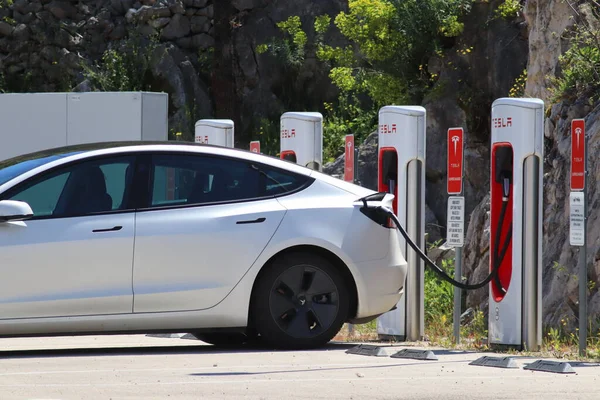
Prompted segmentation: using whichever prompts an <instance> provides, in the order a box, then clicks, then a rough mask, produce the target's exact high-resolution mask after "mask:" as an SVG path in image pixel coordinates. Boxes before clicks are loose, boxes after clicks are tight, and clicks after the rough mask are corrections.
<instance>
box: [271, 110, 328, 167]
mask: <svg viewBox="0 0 600 400" xmlns="http://www.w3.org/2000/svg"><path fill="white" fill-rule="evenodd" d="M280 135H281V141H280V158H281V159H283V160H288V161H291V162H294V163H297V164H300V165H303V166H305V167H308V168H311V169H314V170H317V171H321V169H322V167H323V115H321V113H318V112H286V113H284V114H282V115H281V120H280Z"/></svg>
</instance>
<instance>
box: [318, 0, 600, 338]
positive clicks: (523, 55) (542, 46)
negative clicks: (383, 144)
mask: <svg viewBox="0 0 600 400" xmlns="http://www.w3.org/2000/svg"><path fill="white" fill-rule="evenodd" d="M496 5H497V4H494V2H489V3H487V2H481V3H479V4H477V5H476V6H475V7H474V9H473V12H472V13H471V14H470V16H469V18H467V20H466V21H465V31H466V34H465V35H463V36H462V39H460V40H459V41H458V42H457V43H456V44H455V45H454V46H453V47H452V49H450V50H449V51H447V52H446V54H445V57H448V58H449V60H450V62H447V61H448V59H445V60H443V61H444V62H442V60H438V59H436V58H434V59H432V60H430V68H431V69H432V70H433V71H434V72H436V73H438V74H439V75H440V79H439V81H438V83H437V84H436V88H437V89H438V90H434V91H433V93H434V95H431V96H429V97H428V98H427V99H426V100H425V101H424V103H423V105H424V106H425V107H426V109H427V112H428V125H427V134H428V140H427V230H428V232H429V234H430V241H434V240H435V239H436V238H437V237H438V235H439V234H440V230H439V229H438V228H436V227H437V226H440V225H442V226H443V225H444V224H445V220H446V216H445V204H446V199H447V195H446V193H445V179H446V170H445V165H444V163H445V159H446V156H445V138H444V134H445V131H446V129H447V128H448V127H451V126H463V127H465V135H466V139H465V140H466V142H465V145H466V149H465V171H466V172H465V175H466V176H465V178H466V186H465V197H466V201H467V211H468V212H469V213H470V220H469V223H468V229H467V233H466V240H465V243H466V246H465V249H464V253H463V255H464V265H463V268H464V269H463V271H464V274H465V275H466V276H467V277H468V280H469V282H480V281H481V280H483V279H484V278H485V277H486V276H487V274H488V273H489V236H490V231H489V226H490V221H489V161H488V160H489V157H490V154H489V140H490V120H489V118H490V111H491V103H492V102H493V100H494V99H496V98H498V97H505V96H508V95H509V92H510V89H511V85H513V84H514V83H515V81H516V79H517V78H518V77H519V75H520V73H521V72H522V71H523V70H524V69H526V70H527V78H526V84H525V88H524V92H523V93H520V94H519V95H521V96H525V97H537V98H541V99H542V100H544V101H545V103H546V108H547V112H546V119H545V137H546V143H545V157H544V196H543V198H544V233H543V246H544V250H543V272H542V274H543V321H544V325H545V326H561V327H563V328H564V329H565V330H566V331H567V332H574V330H575V328H576V327H577V324H578V320H577V315H578V287H579V286H578V285H579V282H578V279H577V271H578V266H577V260H578V254H579V253H578V251H579V250H578V248H575V247H572V246H570V244H569V238H568V235H569V190H570V189H569V184H570V183H569V170H570V140H571V138H570V123H571V120H572V119H573V118H585V120H586V125H587V130H588V136H589V138H590V139H589V149H588V151H589V178H588V185H589V186H588V187H589V203H588V204H589V220H588V232H589V236H588V244H589V250H588V259H587V266H588V279H587V282H586V285H587V286H588V288H589V289H588V296H589V297H588V299H589V306H588V307H589V308H588V311H589V315H590V322H591V323H592V325H593V326H594V327H595V328H597V327H598V316H599V315H600V293H599V292H598V286H599V285H600V227H599V226H600V225H598V223H597V220H598V218H600V215H599V214H600V210H599V209H598V205H600V193H599V192H598V190H597V183H596V182H597V180H598V178H599V177H600V162H599V161H597V159H598V157H596V155H597V153H598V151H599V146H600V143H599V142H600V122H598V121H599V118H600V104H598V102H595V103H594V102H592V103H590V99H589V98H588V97H582V98H579V99H577V100H576V101H573V102H567V101H563V102H560V103H557V104H553V103H552V98H551V96H550V91H549V87H551V86H552V79H553V77H555V76H556V74H557V73H559V72H560V67H559V57H560V55H561V54H564V52H565V50H566V49H567V48H569V41H568V40H566V39H565V35H564V34H565V33H566V32H567V31H568V30H569V29H570V28H571V27H572V25H573V15H574V10H573V8H571V7H570V6H569V4H568V3H566V2H565V1H562V0H549V1H546V0H528V1H526V2H525V6H524V14H523V16H522V17H521V18H517V19H513V20H511V21H504V20H499V19H495V18H492V10H493V9H494V6H496ZM484 21H487V22H484ZM489 21H492V22H491V23H489ZM484 25H485V29H484ZM484 32H485V33H484ZM471 47H472V50H471V51H470V52H465V51H461V49H465V48H471ZM449 65H454V66H455V67H448V66H449ZM513 95H514V93H513ZM376 148H377V135H376V134H375V133H374V134H372V135H371V136H370V137H369V138H368V140H367V141H366V142H365V143H364V144H363V145H362V146H361V147H360V148H359V155H360V157H359V172H358V179H359V180H360V182H361V184H363V185H365V186H368V187H372V188H375V187H376V179H377V175H376V171H377V170H376V164H375V162H376V151H375V149H376ZM342 166H343V156H342V157H340V158H339V159H338V160H336V162H334V163H332V164H330V165H327V166H326V167H325V168H326V171H328V172H330V173H337V174H341V172H342V169H341V168H342ZM441 234H442V235H443V229H442V230H441ZM466 304H467V306H468V307H476V308H479V309H481V310H483V311H484V312H485V313H487V305H488V290H487V288H484V289H480V290H477V291H471V292H468V293H467V294H466Z"/></svg>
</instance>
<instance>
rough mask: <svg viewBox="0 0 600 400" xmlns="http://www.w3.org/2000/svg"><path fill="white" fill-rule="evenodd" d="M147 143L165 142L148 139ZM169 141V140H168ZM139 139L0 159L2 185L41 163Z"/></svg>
mask: <svg viewBox="0 0 600 400" xmlns="http://www.w3.org/2000/svg"><path fill="white" fill-rule="evenodd" d="M145 143H147V144H153V143H160V144H164V142H152V141H146V142H145ZM167 143H168V142H167ZM139 144H140V142H139V141H121V142H100V143H84V144H77V145H70V146H63V147H58V148H54V149H49V150H42V151H36V152H34V153H29V154H23V155H20V156H16V157H13V158H9V159H8V160H3V161H0V186H2V185H4V184H5V183H6V182H8V181H10V180H11V179H14V178H16V177H17V176H19V175H21V174H24V173H26V172H28V171H31V170H32V169H34V168H36V167H39V166H41V165H44V164H47V163H50V162H52V161H54V160H58V159H61V158H64V157H68V156H72V155H74V154H79V153H84V152H86V151H92V150H99V149H106V148H112V147H121V146H130V145H139Z"/></svg>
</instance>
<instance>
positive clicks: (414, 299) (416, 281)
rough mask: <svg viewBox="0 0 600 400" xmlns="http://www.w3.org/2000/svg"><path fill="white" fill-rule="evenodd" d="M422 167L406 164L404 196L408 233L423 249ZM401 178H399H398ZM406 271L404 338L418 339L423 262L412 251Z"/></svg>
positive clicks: (408, 339) (413, 162)
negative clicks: (405, 193)
mask: <svg viewBox="0 0 600 400" xmlns="http://www.w3.org/2000/svg"><path fill="white" fill-rule="evenodd" d="M421 172H422V166H421V163H420V162H419V160H412V161H410V163H409V164H408V177H407V183H408V184H407V188H406V189H407V196H406V202H407V204H406V207H407V210H406V211H407V212H406V222H407V224H406V226H407V233H408V235H409V236H410V237H411V238H413V240H414V241H415V243H416V244H417V245H418V246H419V248H421V249H422V248H423V231H422V229H421V222H422V217H421V211H422V208H423V207H424V205H423V202H424V201H425V199H424V198H422V196H421V190H422V186H423V185H422V182H421ZM399 178H400V177H399ZM406 258H407V260H406V261H407V264H408V272H407V276H406V340H407V341H418V340H421V339H422V338H423V336H424V332H423V325H424V320H423V315H424V313H423V303H424V301H423V300H424V299H423V294H422V293H423V290H422V285H421V283H422V281H423V269H424V265H423V263H422V262H421V259H420V258H419V256H418V255H417V252H415V251H408V252H407V257H406Z"/></svg>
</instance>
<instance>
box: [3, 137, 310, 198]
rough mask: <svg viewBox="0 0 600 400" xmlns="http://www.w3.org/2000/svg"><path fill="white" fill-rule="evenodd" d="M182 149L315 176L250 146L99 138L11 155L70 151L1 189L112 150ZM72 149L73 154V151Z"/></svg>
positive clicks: (140, 151) (177, 150) (172, 150)
mask: <svg viewBox="0 0 600 400" xmlns="http://www.w3.org/2000/svg"><path fill="white" fill-rule="evenodd" d="M174 151H175V152H182V153H190V154H205V155H217V156H224V157H232V158H236V159H240V160H245V161H249V162H257V163H261V164H264V165H269V166H272V167H275V168H280V169H284V170H288V171H290V172H294V173H297V174H301V175H305V176H312V175H313V172H315V171H314V170H312V169H310V168H307V167H303V166H301V165H299V164H296V163H293V162H291V161H286V160H282V159H280V158H277V157H273V156H269V155H266V154H257V153H254V152H251V151H249V150H244V149H236V148H230V147H224V146H216V145H209V144H202V143H193V142H179V141H129V142H126V141H120V142H96V143H86V144H81V145H71V146H63V147H56V148H52V149H47V150H42V151H38V152H34V153H29V154H24V155H21V156H18V157H14V158H13V159H11V160H12V161H14V162H19V161H18V159H23V161H25V160H29V159H33V158H42V157H47V156H53V155H59V154H63V155H64V154H70V155H67V156H65V157H61V158H59V159H57V160H54V161H50V162H48V163H46V164H43V165H41V166H39V167H35V168H33V169H32V170H30V171H28V172H25V173H24V174H22V175H20V176H18V177H15V178H14V179H12V180H10V181H8V182H6V183H5V184H4V185H0V191H4V189H7V187H6V186H7V185H8V186H9V187H10V186H13V185H14V184H18V183H19V182H21V181H23V180H25V179H27V178H29V177H31V176H33V175H36V174H38V173H40V172H43V171H45V170H48V169H51V168H54V167H56V166H59V165H62V164H67V163H70V162H74V161H78V160H83V159H86V158H91V157H96V156H103V155H110V154H115V155H116V154H124V153H144V152H174ZM71 153H72V154H71ZM11 160H4V161H0V168H1V167H2V164H3V163H5V162H7V161H11Z"/></svg>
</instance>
